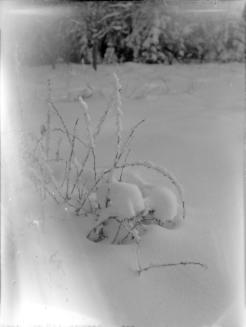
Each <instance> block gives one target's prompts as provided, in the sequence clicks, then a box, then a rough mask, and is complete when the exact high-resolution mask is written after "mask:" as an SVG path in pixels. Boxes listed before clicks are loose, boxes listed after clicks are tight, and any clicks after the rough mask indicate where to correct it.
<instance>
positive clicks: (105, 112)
mask: <svg viewBox="0 0 246 327" xmlns="http://www.w3.org/2000/svg"><path fill="white" fill-rule="evenodd" d="M113 104H114V94H113V95H112V96H111V98H110V101H109V103H108V106H107V109H106V110H105V111H104V113H103V114H102V117H101V118H100V119H99V122H98V124H97V127H96V130H95V132H94V134H93V137H94V140H96V138H97V137H98V135H99V134H100V132H101V130H102V126H103V123H104V122H105V120H106V117H107V115H108V113H109V112H110V110H111V109H112V106H113Z"/></svg>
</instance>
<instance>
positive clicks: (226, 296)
mask: <svg viewBox="0 0 246 327" xmlns="http://www.w3.org/2000/svg"><path fill="white" fill-rule="evenodd" d="M70 70H71V71H72V73H73V74H72V77H71V76H70V77H69V76H67V74H68V71H67V68H66V67H65V65H62V64H61V65H58V66H57V68H56V70H52V69H51V68H50V67H47V66H43V67H34V68H30V69H24V70H23V72H22V83H21V95H22V108H23V126H24V129H25V130H30V131H34V132H36V133H38V131H39V130H40V124H41V122H43V120H44V119H45V115H46V110H47V105H46V103H45V96H46V81H47V78H51V81H52V83H53V97H54V99H55V101H56V105H57V107H58V108H59V110H60V112H61V113H62V115H63V117H64V119H65V121H66V122H67V124H68V125H69V126H70V128H72V126H73V124H74V121H75V119H76V118H77V117H78V116H79V117H82V116H81V115H82V112H81V108H80V107H79V104H78V103H77V102H65V101H64V100H62V99H63V98H62V97H63V95H64V93H66V92H67V91H70V90H67V89H66V88H65V87H66V85H68V83H66V78H70V83H69V85H70V89H71V90H72V89H73V88H74V89H77V88H78V87H81V88H83V87H85V86H86V83H89V84H90V85H92V87H93V89H94V90H100V91H101V92H98V93H96V94H93V96H92V97H90V98H88V99H87V100H88V106H89V112H90V114H91V117H92V121H94V120H95V119H99V117H100V116H101V114H102V110H103V107H104V106H103V105H104V103H105V102H106V100H105V97H104V95H105V94H106V95H107V94H110V90H111V85H112V84H111V81H112V74H113V72H114V71H116V72H117V73H118V75H119V78H120V81H121V83H122V85H123V96H124V98H123V108H122V109H123V112H124V121H123V122H124V126H125V128H126V129H130V128H131V126H133V125H134V124H135V123H136V122H138V121H140V120H141V119H143V118H145V119H146V122H145V126H144V125H143V126H141V128H139V129H138V131H137V132H136V137H135V139H134V141H133V144H132V155H131V156H132V157H134V159H137V160H151V161H153V162H156V163H157V164H158V165H163V166H165V167H166V168H169V169H170V170H171V171H172V172H174V174H175V175H176V177H177V179H178V180H180V182H181V183H182V185H183V187H184V190H185V202H186V205H187V217H186V220H185V222H184V224H182V225H181V226H180V227H179V228H177V229H174V230H168V229H165V228H161V227H159V226H154V225H151V226H148V231H147V232H146V234H145V235H144V236H143V238H142V240H141V242H140V253H139V261H140V264H141V265H142V266H143V267H144V266H146V265H148V264H150V263H152V264H155V263H175V262H180V261H185V260H187V261H199V262H201V263H204V264H206V265H207V266H208V269H207V270H204V269H202V268H201V267H197V266H177V267H162V268H153V269H150V270H148V271H145V272H142V274H141V275H140V276H139V275H138V274H137V272H136V270H137V260H136V255H135V245H134V244H128V245H124V246H123V245H122V246H119V245H109V244H101V243H93V242H91V241H89V240H88V239H86V237H85V235H86V232H87V231H89V230H90V226H91V223H90V221H89V217H87V218H86V217H83V216H79V217H78V216H75V215H74V214H72V213H71V212H70V211H69V210H68V208H66V207H65V206H62V205H60V206H57V205H56V204H55V203H53V202H52V201H46V202H44V201H41V200H40V198H39V196H38V194H36V193H35V191H34V188H33V187H32V184H31V182H30V181H29V180H28V179H27V178H26V177H25V174H24V172H25V167H23V166H22V165H21V164H20V163H21V160H20V159H19V157H20V149H19V141H20V131H21V127H22V126H21V120H20V110H19V109H18V108H19V107H18V106H17V104H18V101H17V99H16V92H15V91H14V90H15V89H14V87H15V81H16V79H15V78H14V75H11V74H10V75H9V78H8V79H7V82H6V85H5V87H6V88H7V87H9V89H8V92H7V93H8V94H9V97H8V103H7V104H6V105H7V109H8V110H4V112H3V115H2V122H1V124H2V126H1V127H2V128H1V130H2V131H1V132H2V166H1V169H2V171H1V173H2V177H3V178H2V181H1V186H2V215H3V217H4V220H3V225H2V235H3V237H2V249H3V257H2V312H1V314H2V317H1V318H2V320H3V321H4V323H12V324H18V323H20V319H22V320H21V321H31V323H33V322H35V323H37V324H38V323H39V322H40V321H41V322H42V321H44V312H48V314H49V315H50V317H52V312H53V314H54V315H57V313H58V312H59V315H60V319H58V320H57V321H58V323H61V325H62V322H61V320H62V319H61V317H62V315H61V312H63V314H64V317H66V319H64V321H63V323H64V325H66V323H67V322H68V321H69V317H70V318H71V322H76V323H80V324H82V323H83V321H84V323H85V324H88V322H91V323H94V324H95V325H100V326H103V327H106V326H107V327H108V326H112V327H116V326H122V325H129V326H134V327H204V326H206V327H207V326H209V327H211V326H220V327H242V326H243V322H242V310H241V309H242V307H243V305H242V303H243V287H242V286H243V264H242V262H243V250H242V249H243V178H242V176H243V151H242V148H243V92H244V83H243V80H244V76H243V75H244V73H243V72H244V66H243V65H241V64H228V65H216V64H207V65H187V66H183V65H174V66H170V67H169V66H168V67H167V66H161V65H158V66H155V65H151V66H145V65H140V64H139V65H138V64H132V63H129V64H125V65H122V66H99V68H98V71H97V72H94V71H93V70H92V68H91V67H89V66H88V67H87V66H86V67H81V66H78V65H71V67H70ZM10 73H11V70H10ZM160 80H165V83H166V84H168V90H167V91H166V92H163V93H161V92H158V93H151V89H150V90H149V89H148V90H149V91H148V93H147V91H146V92H145V93H144V94H142V96H138V97H137V98H136V96H135V95H136V94H138V93H139V92H138V90H139V89H141V90H142V89H143V86H144V85H146V84H153V83H155V82H156V83H158V82H159V81H160ZM7 93H6V94H7ZM52 124H54V126H57V125H58V122H57V120H56V119H55V118H54V117H53V118H52ZM80 132H81V135H82V136H83V134H84V133H85V131H84V129H83V128H82V127H81V129H80ZM113 133H115V126H114V117H113V116H112V115H110V116H109V119H108V121H107V122H106V124H105V127H104V129H103V130H102V134H101V137H100V139H99V142H98V144H97V145H96V154H97V158H98V164H99V166H100V167H105V166H107V165H108V164H109V163H110V162H112V161H111V160H112V151H113V149H114V146H115V144H114V143H113V141H112V135H113ZM78 160H80V158H78ZM139 174H140V176H143V179H144V180H146V181H147V183H150V184H152V185H156V186H158V187H170V185H169V184H168V181H166V180H165V178H163V177H161V178H160V176H158V174H155V175H153V174H152V173H151V172H149V171H148V170H147V171H145V172H144V173H142V172H140V173H139ZM138 209H139V208H138ZM134 210H135V209H134ZM37 222H38V223H37ZM30 303H31V304H32V306H34V308H35V310H31V308H32V307H31V306H30V310H29V311H28V310H26V308H28V305H29V304H30ZM32 313H33V316H32V319H31V317H30V316H28V315H32ZM227 313H228V314H227ZM54 315H53V318H52V319H51V322H52V323H54ZM23 316H24V318H25V319H24V318H23ZM29 318H30V319H29Z"/></svg>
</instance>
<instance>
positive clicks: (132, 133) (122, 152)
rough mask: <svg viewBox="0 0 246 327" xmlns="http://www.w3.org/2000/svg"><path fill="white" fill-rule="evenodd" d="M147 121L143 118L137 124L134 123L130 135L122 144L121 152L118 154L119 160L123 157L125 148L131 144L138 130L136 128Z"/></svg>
mask: <svg viewBox="0 0 246 327" xmlns="http://www.w3.org/2000/svg"><path fill="white" fill-rule="evenodd" d="M144 122H145V119H142V120H141V121H139V122H138V123H137V124H136V125H134V126H133V127H132V128H131V130H130V133H129V135H128V137H127V138H126V140H125V141H124V143H123V145H122V148H121V153H120V154H119V156H118V162H119V160H120V159H121V157H122V156H123V154H124V152H125V150H126V149H127V148H128V147H129V144H130V142H131V141H132V139H133V136H134V133H135V131H136V129H137V128H138V127H139V126H140V125H141V124H143V123H144Z"/></svg>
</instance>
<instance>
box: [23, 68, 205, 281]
mask: <svg viewBox="0 0 246 327" xmlns="http://www.w3.org/2000/svg"><path fill="white" fill-rule="evenodd" d="M49 83H50V82H49ZM114 86H115V87H114V92H113V94H112V96H111V98H110V101H109V103H108V106H107V108H106V110H105V111H104V112H103V114H102V115H101V117H100V118H99V120H98V122H97V123H96V125H95V126H94V127H93V125H92V121H91V116H90V112H89V107H88V104H87V103H86V102H85V100H84V99H83V97H79V104H80V106H81V110H82V115H81V117H78V118H76V119H75V121H74V123H73V126H72V129H71V128H69V127H68V126H67V124H66V122H65V120H64V118H63V117H62V115H61V113H60V111H59V109H58V108H57V106H56V104H55V103H54V102H53V101H52V96H51V93H52V85H51V84H49V88H48V89H49V94H48V98H47V103H48V111H47V117H46V120H45V122H44V123H43V124H42V125H41V128H40V133H39V135H38V136H36V135H34V134H29V135H28V136H27V138H26V139H25V140H24V142H25V145H26V146H25V161H26V162H27V163H28V165H27V166H28V167H29V169H28V173H29V176H30V178H31V180H32V181H33V183H34V185H35V186H36V188H37V189H38V191H39V192H40V193H41V195H42V197H43V198H46V197H50V198H52V199H53V200H54V201H55V202H56V203H57V204H59V205H61V204H62V205H64V206H65V209H66V210H68V209H69V210H71V211H72V212H74V213H76V214H77V215H83V214H87V215H88V214H92V215H90V217H91V216H92V217H94V219H93V218H92V224H91V229H90V231H89V232H88V234H87V238H88V239H90V240H92V241H94V242H101V241H103V240H105V239H106V238H108V235H107V232H108V228H107V227H108V226H109V225H110V224H111V223H112V224H114V228H113V232H112V229H111V239H110V242H111V243H112V244H124V243H129V242H135V243H136V246H137V252H136V262H137V264H136V265H137V273H138V274H139V275H141V273H143V272H146V271H148V270H150V269H152V268H161V267H174V266H179V265H182V266H186V265H193V266H194V265H195V266H200V267H202V268H206V266H205V265H204V264H202V263H200V262H196V261H182V262H178V263H166V264H150V265H147V266H144V267H143V266H142V265H141V264H140V259H139V243H140V241H141V236H142V234H143V233H145V231H146V225H148V224H150V223H153V224H157V225H160V226H163V223H162V222H161V221H160V220H158V219H156V218H155V215H154V212H150V211H148V210H147V208H144V209H143V210H142V211H140V212H137V213H136V214H134V215H132V216H131V217H129V216H128V217H123V218H122V217H120V216H118V215H117V211H115V213H114V214H112V212H113V211H110V208H111V205H112V203H111V187H112V183H113V181H114V180H115V178H116V179H117V183H119V184H120V183H121V182H122V176H123V173H124V170H125V169H126V168H128V169H129V168H135V167H140V168H144V169H147V170H150V171H152V172H155V173H157V174H159V175H160V176H162V177H163V178H165V179H167V180H168V181H169V182H170V183H171V184H172V185H173V187H174V188H175V190H176V193H177V195H178V197H179V202H180V206H181V208H182V213H181V215H182V217H183V218H185V201H184V194H183V188H182V186H181V184H180V183H179V182H178V180H177V179H176V177H175V176H174V175H173V174H172V173H171V172H170V171H169V170H167V169H166V168H164V167H160V166H158V165H156V164H154V163H153V162H151V161H132V162H131V161H129V153H130V150H131V143H132V140H133V139H134V137H135V133H136V130H137V129H138V128H139V126H141V125H142V124H143V123H144V120H141V121H139V122H138V123H137V124H135V125H134V126H133V127H132V128H131V129H130V130H129V131H128V133H127V135H126V136H125V137H123V122H122V116H123V111H122V100H121V85H120V81H119V78H118V76H117V75H116V74H114ZM109 112H112V113H114V115H115V132H114V136H115V148H114V151H113V155H112V161H111V164H110V165H109V166H108V167H107V168H106V169H104V170H99V167H98V158H97V146H96V145H97V141H98V137H99V136H100V134H101V131H102V129H103V126H104V123H105V121H106V119H107V117H108V115H109ZM81 118H82V120H83V122H84V124H85V133H84V134H85V135H84V137H83V138H82V137H81V136H80V134H79V132H78V131H79V129H80V128H81V126H80V121H81ZM55 121H56V123H55ZM55 124H57V125H55ZM65 143H66V144H67V146H66V147H65V151H62V144H63V145H64V144H65ZM80 153H82V156H79V154H80ZM58 164H59V165H61V174H60V177H57V174H56V165H58ZM88 171H89V176H90V183H89V184H87V183H86V180H87V177H88ZM116 172H118V174H117V173H116ZM116 176H118V177H116ZM102 183H105V184H106V185H107V196H106V201H105V203H104V205H103V206H101V204H100V203H99V199H98V198H97V189H98V187H99V186H100V185H101V184H102ZM129 185H130V184H129ZM164 227H165V226H164Z"/></svg>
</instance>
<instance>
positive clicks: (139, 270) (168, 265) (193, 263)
mask: <svg viewBox="0 0 246 327" xmlns="http://www.w3.org/2000/svg"><path fill="white" fill-rule="evenodd" d="M175 266H199V267H201V268H204V269H207V268H208V266H207V265H205V264H203V263H201V262H197V261H181V262H177V263H162V264H150V265H148V266H145V267H141V266H138V270H137V272H138V273H139V275H140V274H141V273H142V272H144V271H148V270H150V269H153V268H162V267H175Z"/></svg>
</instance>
